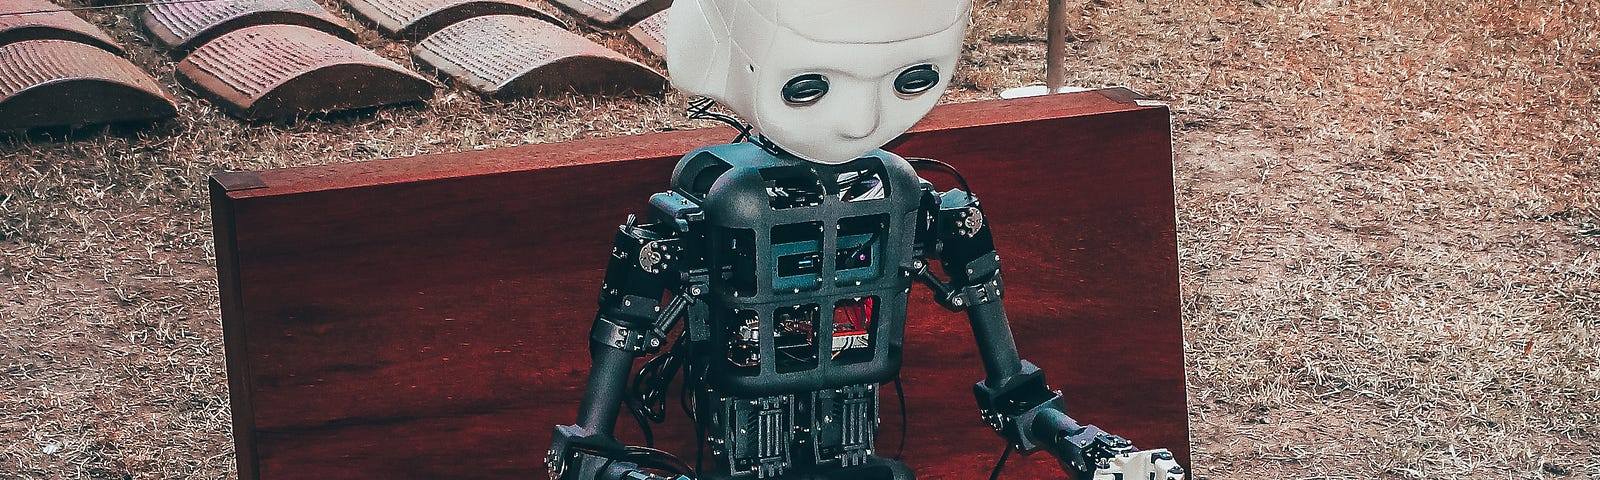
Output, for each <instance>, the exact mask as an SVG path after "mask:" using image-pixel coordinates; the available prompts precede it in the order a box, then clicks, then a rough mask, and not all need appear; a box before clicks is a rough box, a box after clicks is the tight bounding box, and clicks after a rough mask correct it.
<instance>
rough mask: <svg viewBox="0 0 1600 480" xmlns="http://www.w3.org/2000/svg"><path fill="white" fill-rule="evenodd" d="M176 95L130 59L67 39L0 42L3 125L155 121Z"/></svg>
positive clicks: (169, 111) (172, 110) (168, 111)
mask: <svg viewBox="0 0 1600 480" xmlns="http://www.w3.org/2000/svg"><path fill="white" fill-rule="evenodd" d="M176 114H177V107H176V106H174V104H173V102H172V97H169V96H167V93H166V92H165V91H163V90H162V89H161V86H160V85H159V84H157V83H156V80H155V79H154V78H151V77H150V74H148V73H145V72H144V71H143V70H140V69H139V67H136V66H134V65H133V64H132V63H129V62H128V60H127V59H124V58H122V57H119V56H117V55H116V54H113V53H111V52H109V51H106V50H103V49H101V48H99V47H96V46H93V45H87V44H83V43H78V42H74V41H68V40H53V39H52V40H29V41H23V42H15V43H11V44H8V45H0V128H17V127H41V126H59V125H83V124H95V123H112V122H128V121H141V120H156V119H161V118H168V117H171V116H173V115H176Z"/></svg>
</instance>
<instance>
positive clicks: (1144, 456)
mask: <svg viewBox="0 0 1600 480" xmlns="http://www.w3.org/2000/svg"><path fill="white" fill-rule="evenodd" d="M1034 428H1035V429H1036V433H1038V434H1042V435H1043V436H1044V438H1047V439H1049V440H1047V441H1046V442H1047V443H1048V444H1049V445H1051V446H1052V448H1050V453H1051V454H1053V455H1055V456H1056V459H1057V460H1059V461H1060V462H1061V468H1062V469H1063V470H1066V471H1067V472H1070V473H1072V474H1073V476H1074V477H1075V478H1076V479H1077V480H1183V478H1184V473H1185V472H1184V470H1183V467H1181V466H1178V463H1177V462H1176V461H1174V460H1173V458H1172V453H1171V452H1168V451H1167V450H1165V449H1157V450H1139V449H1138V448H1136V447H1134V446H1133V442H1129V441H1128V439H1126V438H1122V437H1121V436H1118V435H1113V434H1110V433H1106V432H1105V431H1103V430H1100V428H1099V427H1096V426H1094V425H1080V424H1079V423H1078V422H1077V421H1076V420H1073V419H1072V417H1069V416H1067V414H1066V413H1064V412H1062V411H1060V410H1057V409H1046V410H1044V411H1041V412H1039V414H1038V416H1036V417H1035V418H1034Z"/></svg>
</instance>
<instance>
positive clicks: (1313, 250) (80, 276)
mask: <svg viewBox="0 0 1600 480" xmlns="http://www.w3.org/2000/svg"><path fill="white" fill-rule="evenodd" d="M1069 3H1071V5H1072V6H1071V8H1073V9H1074V10H1073V11H1074V13H1075V14H1074V15H1073V16H1072V18H1071V26H1070V31H1071V34H1072V40H1073V41H1072V43H1071V44H1070V45H1071V46H1072V48H1073V49H1074V52H1075V54H1074V55H1072V56H1071V73H1070V74H1069V78H1070V79H1071V80H1072V82H1073V83H1074V84H1077V85H1085V86H1098V85H1107V84H1122V85H1130V86H1132V87H1134V88H1136V89H1138V90H1141V91H1145V92H1150V93H1155V94H1158V95H1161V96H1162V97H1163V98H1165V99H1167V100H1168V101H1169V102H1171V103H1172V105H1173V108H1174V112H1175V118H1174V131H1175V135H1176V142H1177V145H1176V147H1177V151H1178V157H1177V178H1178V183H1179V189H1180V191H1179V192H1178V193H1179V197H1178V198H1179V215H1180V222H1181V225H1180V228H1179V232H1180V239H1179V240H1180V243H1181V248H1182V251H1181V260H1182V274H1183V284H1184V288H1183V293H1184V312H1185V323H1186V328H1187V337H1188V351H1189V362H1190V366H1191V369H1192V374H1191V377H1190V384H1191V385H1190V403H1191V418H1192V420H1193V424H1194V429H1195V436H1194V437H1195V446H1196V448H1197V455H1196V459H1195V470H1196V473H1197V476H1198V477H1203V478H1209V479H1224V478H1227V479H1257V478H1269V479H1309V478H1350V479H1356V478H1361V479H1366V478H1375V477H1376V478H1401V479H1408V478H1418V479H1421V478H1430V479H1431V478H1508V479H1512V478H1515V479H1542V478H1589V479H1600V393H1597V392H1600V389H1597V386H1600V248H1597V247H1600V143H1597V142H1596V140H1595V139H1596V137H1597V135H1600V86H1597V85H1600V3H1597V2H1596V1H1594V0H1577V1H1561V0H1533V1H1513V0H1489V1H1486V2H1461V3H1450V2H1445V1H1442V0H1397V1H1393V2H1387V3H1382V2H1367V1H1354V0H1308V1H1306V2H1300V3H1296V2H1279V1H1274V0H1179V1H1177V2H1136V1H1131V0H1130V1H1115V2H1113V1H1090V2H1087V3H1081V2H1069ZM1042 12H1043V0H1036V1H1016V0H999V1H988V2H984V3H982V4H981V5H980V7H979V10H978V21H977V22H976V24H975V26H974V28H973V31H972V34H971V39H970V40H971V41H970V42H969V44H970V45H971V47H970V48H969V51H968V55H967V57H968V58H967V63H966V66H965V68H964V70H963V71H962V73H961V74H960V75H959V77H958V79H957V90H956V91H955V92H953V94H952V95H951V97H952V98H954V99H973V98H983V97H992V96H993V95H994V94H995V93H997V92H998V91H999V90H1000V89H1003V88H1005V87H1010V86H1016V85H1020V84H1024V83H1029V82H1035V81H1037V80H1038V79H1039V78H1040V77H1041V73H1040V69H1039V64H1040V63H1042V59H1043V49H1042V44H1041V42H1042V40H1043V39H1042V34H1040V33H1039V32H1042ZM132 14H133V12H131V11H117V12H113V13H108V14H96V15H93V16H92V18H91V19H92V20H93V21H95V22H97V23H99V24H101V25H104V26H107V27H111V28H113V29H115V31H116V35H117V36H118V37H119V39H120V40H122V41H124V42H125V43H127V44H128V45H129V46H130V47H132V48H131V50H132V51H133V52H134V55H135V59H136V61H137V62H138V63H140V64H141V65H143V66H145V67H146V68H148V69H149V70H151V71H153V72H156V73H157V74H158V76H159V77H160V78H161V80H162V81H163V83H165V84H166V85H168V87H169V88H172V89H174V90H176V89H177V87H176V85H175V83H174V82H173V80H172V74H171V68H172V67H171V62H170V61H169V60H167V59H165V58H162V57H160V56H158V55H157V54H156V53H155V52H154V50H153V49H152V48H149V42H148V41H147V40H145V39H144V38H143V37H142V34H141V33H139V32H138V31H137V30H136V29H135V28H133V27H132V26H131V24H130V22H129V17H130V16H131V15H132ZM345 14H346V15H348V12H345ZM589 34H590V35H591V36H592V37H594V38H598V39H601V40H603V41H604V42H605V43H607V44H608V45H611V46H613V47H614V48H620V49H623V50H625V51H627V52H630V53H633V54H634V55H635V56H636V57H640V56H642V55H640V54H639V52H640V50H639V47H638V46H636V45H634V44H632V43H631V42H630V41H629V40H628V39H626V38H623V37H622V36H620V35H619V34H617V33H615V32H589ZM362 38H363V39H364V41H365V44H366V45H367V46H369V47H371V48H374V49H376V50H378V51H380V52H383V53H384V54H386V55H389V56H390V57H391V58H394V59H396V60H399V61H401V62H402V63H403V64H410V61H409V59H407V58H405V51H404V48H403V46H401V45H397V44H393V43H391V42H387V41H384V40H382V39H380V38H379V37H378V36H377V35H376V34H374V33H373V32H372V31H370V30H366V31H363V32H362ZM682 103H683V102H682V99H681V98H679V97H678V96H676V95H668V96H666V97H665V98H655V97H643V98H631V99H600V98H555V99H543V100H525V101H516V102H492V101H485V100H483V99H481V98H479V97H477V96H475V95H472V94H467V93H462V92H461V91H460V90H458V89H452V90H447V91H446V92H444V93H443V94H442V95H441V96H440V97H439V98H437V99H435V100H433V101H431V102H429V103H428V104H427V105H423V106H415V107H403V108H392V109H383V110H378V111H376V112H369V113H365V114H358V115H344V116H337V117H332V118H320V119H310V120H305V121H300V122H293V123H288V124H264V125H243V124H240V123H237V122H235V121H233V120H231V119H228V118H226V117H224V116H222V115H220V114H219V113H217V112H216V111H215V110H214V109H213V108H212V107H211V106H210V105H208V104H206V103H204V102H202V101H198V100H195V99H194V98H193V97H189V96H184V97H183V98H182V99H181V105H180V109H181V111H182V120H179V121H174V122H169V123H167V124H164V125H161V126H159V127H157V128H154V129H149V130H143V131H115V130H113V131H101V130H93V131H78V132H70V133H68V134H67V135H68V136H69V137H70V139H68V140H60V139H57V138H50V137H48V136H45V135H34V136H11V137H4V138H0V251H3V252H4V255H3V256H0V292H3V293H0V322H3V323H4V326H3V330H0V478H11V477H16V478H224V477H229V476H231V475H232V474H233V461H232V448H231V442H230V441H229V437H228V435H229V433H228V427H227V424H228V423H227V422H228V413H227V402H226V387H225V386H224V384H225V382H224V373H223V367H222V352H221V351H220V343H221V342H220V336H221V333H220V327H219V324H218V316H217V305H216V291H215V284H214V281H213V278H214V277H213V275H214V274H213V268H214V265H213V263H212V262H213V260H212V252H211V251H210V242H211V240H210V234H209V223H208V222H209V219H207V218H206V210H205V206H206V205H205V203H206V196H205V191H204V179H205V177H206V175H208V174H209V173H210V172H213V171H216V170H220V169H261V168H272V167H282V166H290V165H307V164H318V163H329V162H348V161H356V160H365V159H374V158H383V157H391V156H404V155H415V154H421V153H432V152H445V151H460V150H471V149H477V148H489V147H496V146H505V145H515V144H522V143H529V142H550V141H561V140H569V139H575V138H583V137H590V136H606V135H623V134H631V133H640V132H648V131H657V130H662V129H669V128H683V127H688V126H690V125H691V123H690V122H687V121H686V120H684V119H683V118H682V116H681V115H680V114H679V113H678V110H679V109H680V108H681V106H682ZM58 133H59V132H58Z"/></svg>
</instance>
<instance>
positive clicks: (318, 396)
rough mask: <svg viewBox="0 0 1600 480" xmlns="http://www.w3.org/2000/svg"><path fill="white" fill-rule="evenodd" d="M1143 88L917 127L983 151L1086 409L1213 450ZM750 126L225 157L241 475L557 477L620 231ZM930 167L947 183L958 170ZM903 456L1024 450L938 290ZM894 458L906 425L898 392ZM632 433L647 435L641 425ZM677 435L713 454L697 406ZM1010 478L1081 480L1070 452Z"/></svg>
mask: <svg viewBox="0 0 1600 480" xmlns="http://www.w3.org/2000/svg"><path fill="white" fill-rule="evenodd" d="M1132 98H1133V95H1132V94H1131V92H1128V91H1126V90H1120V89H1113V90H1102V91H1096V92H1085V93H1078V94H1069V95H1057V96H1051V97H1041V98H1031V99H1020V100H1007V101H993V102H980V103H970V104H957V105H948V106H941V107H939V108H937V109H935V110H934V113H932V114H931V115H930V116H929V117H928V118H927V119H925V120H924V121H923V122H922V123H921V124H920V125H919V126H918V127H917V128H916V129H914V130H913V131H912V132H911V133H908V134H907V135H906V136H905V137H903V138H902V139H900V140H899V141H897V142H896V143H895V144H894V145H891V150H893V151H895V152H896V153H899V154H901V155H905V156H923V157H930V158H938V159H941V160H944V161H947V162H950V163H951V164H954V165H955V166H956V167H958V168H959V169H960V170H961V171H962V172H963V173H964V174H965V175H966V177H967V180H968V181H969V182H970V183H971V185H972V188H973V190H975V191H976V193H977V194H978V195H979V197H980V198H982V199H983V202H984V206H985V211H986V213H987V214H988V217H989V218H990V221H991V222H992V225H993V228H994V231H995V235H996V238H997V244H998V248H999V250H1000V252H1001V256H1002V258H1003V262H1004V266H1005V269H1006V271H1007V273H1006V284H1007V287H1008V291H1007V297H1006V302H1007V303H1006V306H1007V310H1008V312H1009V314H1010V317H1011V320H1012V322H1013V328H1014V329H1015V330H1016V333H1017V338H1018V343H1019V348H1020V349H1021V350H1022V353H1023V356H1024V358H1027V359H1029V360H1031V361H1033V362H1034V363H1036V364H1038V365H1039V366H1040V367H1042V368H1044V369H1045V371H1046V372H1047V375H1048V378H1049V379H1050V381H1051V384H1052V385H1053V386H1054V387H1055V388H1059V389H1062V390H1064V391H1065V393H1066V397H1067V403H1068V406H1069V411H1070V413H1071V414H1072V415H1073V416H1075V417H1077V418H1079V419H1080V420H1082V421H1084V422H1087V423H1094V424H1097V425H1099V426H1101V427H1103V428H1105V429H1107V430H1110V431H1113V432H1116V433H1120V434H1122V435H1124V436H1127V437H1129V438H1130V439H1132V440H1134V441H1135V442H1137V443H1138V444H1139V445H1141V446H1146V447H1167V448H1171V449H1173V450H1174V452H1175V453H1177V456H1178V458H1179V460H1180V462H1182V463H1184V464H1185V465H1187V461H1188V445H1187V443H1188V421H1187V416H1186V409H1185V398H1184V385H1183V379H1184V363H1183V352H1182V327H1181V322H1180V317H1179V297H1178V272H1177V258H1176V256H1177V252H1176V245H1175V232H1174V225H1175V220H1174V209H1173V190H1172V186H1173V185H1172V165H1171V139H1170V133H1169V129H1168V118H1169V117H1168V115H1169V113H1168V111H1167V109H1166V108H1165V107H1161V106H1139V105H1137V104H1135V103H1134V101H1133V100H1132ZM731 137H732V132H731V130H727V129H706V130H694V131H683V132H668V133H661V134H652V135H644V136H635V137H623V138H611V139H601V140H586V141H579V142H572V143H564V144H547V145H530V146H525V147H516V148H507V149H499V150H491V151H482V152H468V153H459V154H444V155H432V156H424V157H414V158H405V159H395V160H384V161H375V162H364V163H357V164H344V165H333V166H325V167H309V168H297V169H285V170H272V171H264V172H235V173H225V174H219V175H217V176H216V177H214V178H213V182H212V208H213V214H214V216H213V219H214V222H215V229H216V239H217V263H218V277H219V282H220V284H221V291H222V297H223V298H222V300H223V302H222V305H223V324H224V332H225V341H226V352H227V360H228V376H229V386H230V390H231V394H232V401H233V403H232V408H233V415H234V434H235V439H236V444H237V448H238V458H239V467H240V468H239V471H240V476H241V477H242V478H245V479H267V480H286V479H333V478H361V479H365V478H371V479H407V478H417V479H422V478H458V479H535V478H543V476H544V475H545V473H544V471H543V465H542V460H543V458H544V454H545V450H546V448H548V446H549V438H550V432H551V429H552V427H553V426H555V425H556V424H558V423H571V422H573V420H574V416H575V415H576V409H577V404H578V398H579V396H580V395H581V392H582V388H583V382H584V378H585V377H584V376H585V373H586V372H587V369H588V355H587V353H586V352H587V350H586V349H587V338H588V329H589V324H590V321H591V320H592V319H593V315H594V308H595V299H596V295H597V290H596V289H597V288H598V286H599V283H600V280H601V275H602V272H603V268H604V267H605V263H606V259H607V255H608V253H609V251H610V246H611V239H612V232H613V229H615V228H616V225H617V224H619V223H621V222H622V221H623V219H624V218H625V217H626V216H627V215H628V214H630V213H642V212H643V211H644V207H645V202H646V200H647V198H648V196H649V195H650V194H651V193H654V192H657V191H661V190H663V189H665V188H666V186H667V182H668V178H669V176H670V174H671V170H672V166H673V165H674V164H675V163H676V161H677V159H678V156H680V155H682V154H683V153H685V152H687V151H689V150H690V149H693V148H695V147H699V146H703V145H709V144H714V143H721V142H725V141H727V140H728V139H730V138H731ZM928 178H929V179H930V180H932V181H934V182H935V184H937V185H939V186H940V187H941V189H945V188H952V187H953V186H954V185H955V184H954V182H953V181H952V180H950V179H948V178H944V177H940V176H938V175H937V174H931V173H930V174H928ZM912 302H913V307H912V308H911V312H910V314H909V315H908V321H907V322H908V327H907V338H906V351H905V360H906V365H907V366H906V368H905V370H904V372H903V373H904V379H905V391H906V396H907V403H908V407H907V412H906V413H907V414H908V416H909V418H910V422H909V424H908V425H907V427H908V428H907V430H908V431H909V435H908V437H909V438H906V439H905V441H904V455H903V460H904V461H905V462H906V463H907V464H909V465H911V466H912V467H913V468H914V469H916V470H917V472H918V475H919V478H924V479H937V478H948V479H973V478H986V476H987V475H988V471H989V468H990V467H991V466H992V464H993V462H994V461H995V459H996V458H997V457H998V455H999V453H1000V451H1001V449H1002V447H1003V444H1002V442H1001V440H1000V439H999V437H998V436H996V435H995V434H994V433H993V432H991V431H989V430H988V427H986V426H984V424H983V422H982V421H980V420H979V418H978V414H977V407H976V404H975V402H974V400H973V398H972V393H971V392H972V387H971V386H972V383H973V382H975V381H977V380H979V379H980V378H981V376H982V366H981V364H980V362H979V360H978V357H977V353H976V347H975V346H974V345H973V341H972V335H971V332H970V330H969V329H968V327H967V324H966V321H965V319H964V317H963V316H961V315H960V314H954V313H950V312H946V311H944V310H942V309H940V308H939V307H938V306H937V305H935V304H934V303H933V302H932V301H931V299H930V297H929V295H928V293H927V292H926V291H925V290H923V289H919V290H917V291H916V292H915V293H914V294H913V296H912ZM884 392H885V395H884V397H883V405H884V409H883V412H882V415H883V426H882V430H881V433H880V437H879V438H880V442H879V449H880V452H881V453H885V454H892V453H893V452H895V451H896V450H897V449H898V448H899V447H900V446H901V443H902V438H901V436H900V433H899V432H900V409H899V407H898V405H897V404H896V402H895V399H894V396H893V393H892V392H893V390H892V389H889V388H885V389H884ZM619 425H620V426H619V434H620V435H621V436H622V437H623V439H624V440H625V441H635V442H637V441H638V434H637V432H636V431H635V429H634V428H633V426H632V420H631V419H627V420H624V421H622V422H621V423H620V424H619ZM657 432H658V443H659V445H661V446H662V447H663V448H665V449H667V450H669V451H674V452H676V453H678V454H679V455H680V456H684V457H686V458H690V459H691V460H690V461H691V462H692V461H693V460H692V457H693V456H694V452H695V449H694V444H693V443H692V441H691V439H690V437H691V436H692V435H691V434H690V432H692V428H691V426H690V424H689V422H688V421H687V420H686V419H685V418H683V416H682V415H681V414H678V412H677V411H676V409H673V410H672V416H671V417H670V418H669V419H668V420H667V423H666V424H664V425H661V426H658V427H657ZM1006 472H1007V473H1006V475H1004V478H1013V479H1039V478H1065V475H1063V474H1062V473H1061V472H1060V469H1059V467H1057V466H1056V465H1055V461H1054V460H1053V459H1052V458H1050V457H1049V456H1047V455H1044V454H1036V455H1032V456H1029V457H1013V458H1012V459H1011V460H1010V462H1009V465H1008V467H1007V470H1006Z"/></svg>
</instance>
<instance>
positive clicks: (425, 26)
mask: <svg viewBox="0 0 1600 480" xmlns="http://www.w3.org/2000/svg"><path fill="white" fill-rule="evenodd" d="M345 3H346V4H348V5H350V8H351V9H353V10H355V11H356V12H357V13H360V14H361V16H363V17H366V18H367V19H368V20H371V21H372V23H375V24H377V26H378V30H380V31H382V32H383V33H384V34H386V35H389V36H391V37H403V38H422V37H426V36H429V35H433V34H434V33H436V32H438V31H439V30H441V29H443V28H445V27H448V26H450V25H451V24H454V23H456V22H460V21H462V20H466V19H469V18H473V17H480V16H484V15H522V16H526V17H533V18H537V19H540V20H544V21H547V22H550V23H553V24H556V25H560V26H561V27H563V28H565V27H567V24H566V22H563V21H561V20H560V19H559V18H556V16H555V15H553V14H551V13H549V12H546V11H544V10H543V9H541V8H540V7H539V6H537V5H535V4H534V3H533V2H530V1H528V0H345Z"/></svg>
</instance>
